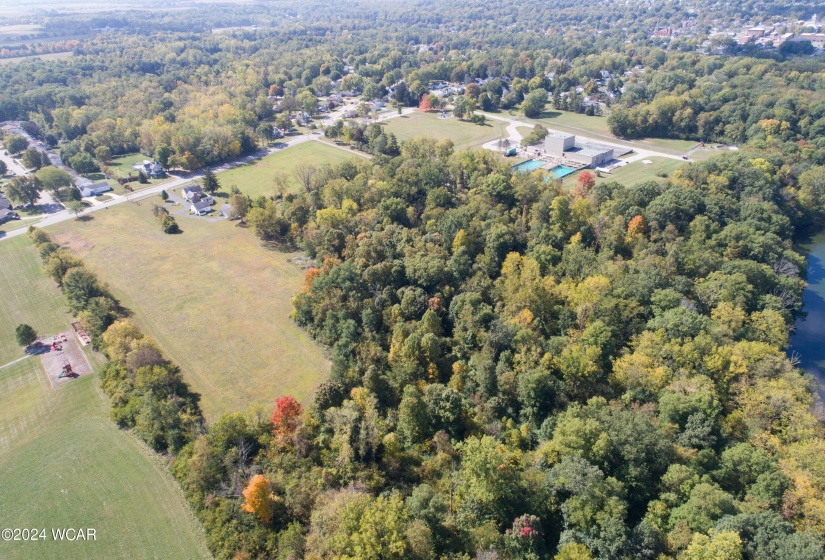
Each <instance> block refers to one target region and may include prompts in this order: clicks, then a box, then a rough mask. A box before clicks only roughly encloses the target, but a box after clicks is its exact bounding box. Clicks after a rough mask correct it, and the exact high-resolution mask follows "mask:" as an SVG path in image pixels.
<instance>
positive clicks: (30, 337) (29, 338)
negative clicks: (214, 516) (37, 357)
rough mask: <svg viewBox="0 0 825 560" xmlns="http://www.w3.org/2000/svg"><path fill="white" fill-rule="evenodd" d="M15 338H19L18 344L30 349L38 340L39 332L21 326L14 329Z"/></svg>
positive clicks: (27, 326) (29, 327)
mask: <svg viewBox="0 0 825 560" xmlns="http://www.w3.org/2000/svg"><path fill="white" fill-rule="evenodd" d="M14 336H15V337H16V338H17V344H19V345H20V346H23V347H24V348H28V347H29V346H31V345H32V344H33V343H34V341H35V340H37V331H35V330H34V329H33V328H32V327H31V326H29V325H26V324H21V325H17V328H16V329H14Z"/></svg>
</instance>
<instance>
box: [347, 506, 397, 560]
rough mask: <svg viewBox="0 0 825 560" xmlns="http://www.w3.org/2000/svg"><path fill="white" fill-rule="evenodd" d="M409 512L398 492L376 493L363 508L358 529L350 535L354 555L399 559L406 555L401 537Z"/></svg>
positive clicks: (375, 559)
mask: <svg viewBox="0 0 825 560" xmlns="http://www.w3.org/2000/svg"><path fill="white" fill-rule="evenodd" d="M408 521H409V513H408V512H407V510H406V508H405V507H404V500H403V499H402V498H401V495H400V494H398V493H393V494H392V495H390V496H389V497H384V496H379V497H378V498H376V499H375V500H373V501H372V502H371V503H370V504H369V505H368V506H367V507H366V509H364V513H363V514H362V515H361V520H360V523H359V527H358V531H356V532H355V533H353V535H352V549H353V552H354V557H355V558H363V559H364V560H403V559H404V558H408V554H407V552H408V544H407V539H406V537H405V533H406V531H407V524H408Z"/></svg>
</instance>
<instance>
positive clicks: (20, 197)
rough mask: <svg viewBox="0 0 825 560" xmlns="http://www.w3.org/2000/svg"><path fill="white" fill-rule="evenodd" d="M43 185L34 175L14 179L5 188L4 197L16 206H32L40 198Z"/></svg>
mask: <svg viewBox="0 0 825 560" xmlns="http://www.w3.org/2000/svg"><path fill="white" fill-rule="evenodd" d="M42 188H43V184H42V183H41V182H40V179H38V178H37V177H35V176H34V175H27V176H25V177H16V178H14V179H12V181H11V182H10V183H9V184H8V186H7V187H6V195H7V196H8V197H9V199H10V200H12V201H13V202H17V203H18V204H34V203H35V201H37V199H38V198H40V193H39V192H38V191H40V189H42Z"/></svg>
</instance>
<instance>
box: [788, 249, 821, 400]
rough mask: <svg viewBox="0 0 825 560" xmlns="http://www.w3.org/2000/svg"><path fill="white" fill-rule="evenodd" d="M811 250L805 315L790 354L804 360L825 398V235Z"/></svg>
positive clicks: (798, 327)
mask: <svg viewBox="0 0 825 560" xmlns="http://www.w3.org/2000/svg"><path fill="white" fill-rule="evenodd" d="M803 248H804V249H806V250H808V251H809V253H808V255H807V256H808V277H807V282H808V287H807V288H806V289H805V293H804V294H803V296H802V301H803V303H804V305H805V307H804V308H803V310H804V312H805V314H804V316H803V317H801V318H800V319H798V320H797V321H796V332H795V333H794V334H793V335H792V336H791V341H790V342H791V346H790V348H789V353H791V352H793V353H796V355H797V356H798V357H799V359H800V364H799V365H800V367H802V368H803V369H804V370H805V371H807V372H808V373H810V374H811V375H813V376H814V377H816V379H817V380H818V381H819V383H820V390H819V392H820V395H822V396H823V398H825V391H823V389H825V387H823V385H825V234H820V235H818V236H816V237H814V238H813V239H812V240H811V243H810V244H808V245H805V246H803Z"/></svg>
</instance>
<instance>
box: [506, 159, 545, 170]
mask: <svg viewBox="0 0 825 560" xmlns="http://www.w3.org/2000/svg"><path fill="white" fill-rule="evenodd" d="M542 165H544V162H543V161H540V160H537V159H528V160H527V161H522V162H521V163H519V164H517V165H514V166H513V167H512V169H513V171H518V172H520V173H529V172H530V171H533V170H534V169H538V168H539V167H541V166H542Z"/></svg>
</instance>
